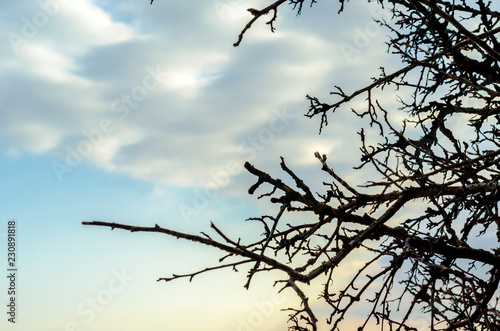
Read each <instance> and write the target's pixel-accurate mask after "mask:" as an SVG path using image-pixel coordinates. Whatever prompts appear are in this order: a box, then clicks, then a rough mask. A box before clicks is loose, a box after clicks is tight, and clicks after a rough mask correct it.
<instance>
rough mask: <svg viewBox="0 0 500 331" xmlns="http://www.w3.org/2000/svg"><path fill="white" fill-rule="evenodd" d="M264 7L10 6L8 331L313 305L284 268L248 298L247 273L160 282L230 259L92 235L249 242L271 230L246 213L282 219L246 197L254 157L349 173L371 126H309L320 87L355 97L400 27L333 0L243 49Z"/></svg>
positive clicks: (277, 318) (3, 43)
mask: <svg viewBox="0 0 500 331" xmlns="http://www.w3.org/2000/svg"><path fill="white" fill-rule="evenodd" d="M265 5H266V2H263V1H257V2H249V1H243V0H231V1H224V0H217V1H204V2H202V1H164V0H156V1H155V3H154V5H152V6H150V5H149V4H148V2H147V1H129V0H124V1H91V0H79V1H72V2H70V1H56V0H42V1H40V2H30V1H17V2H13V3H5V2H4V3H2V4H0V13H1V14H0V27H1V29H0V30H1V31H3V38H2V39H1V40H0V59H1V61H0V77H1V79H0V171H1V173H2V174H3V176H2V191H1V193H0V194H1V199H0V204H1V208H0V224H1V229H0V240H2V242H1V247H3V248H2V250H1V255H0V257H1V259H2V264H1V265H2V268H4V269H5V267H4V266H5V264H4V263H5V260H6V258H5V255H6V250H5V245H6V243H5V239H6V237H5V232H6V229H7V221H8V220H9V219H16V220H17V224H18V254H19V283H18V287H19V297H18V304H19V306H18V323H16V325H14V326H13V325H10V324H8V323H7V322H6V320H5V318H2V320H1V321H0V325H2V329H4V326H6V327H7V330H39V331H49V330H50V331H59V330H61V331H63V330H65V331H66V330H81V331H93V330H120V331H129V330H138V329H141V330H152V331H154V330H172V331H177V330H245V328H246V329H247V330H248V329H249V328H251V329H258V330H273V329H276V326H277V325H282V323H283V322H284V321H286V316H287V315H286V313H282V312H281V313H280V312H278V310H279V309H281V308H285V307H287V304H288V303H291V304H297V303H298V302H297V301H295V297H294V296H293V295H292V293H283V294H282V296H279V295H277V294H275V293H274V292H273V288H272V281H271V280H272V279H273V277H272V275H269V276H263V277H262V279H261V280H257V281H256V282H255V283H254V284H255V286H254V287H253V288H251V290H250V291H246V290H244V289H243V285H244V283H245V278H244V273H243V272H242V273H239V274H234V273H231V272H224V271H222V272H218V273H213V274H210V275H203V276H200V277H199V278H197V279H195V280H194V281H193V282H192V283H191V284H189V283H188V282H187V281H184V280H180V281H178V282H174V283H169V284H163V283H157V282H156V279H157V278H158V277H168V276H170V275H171V274H172V273H183V272H191V271H195V270H197V269H198V268H203V267H205V266H209V265H211V264H214V263H215V261H217V259H218V258H219V257H220V255H219V254H218V253H217V252H216V251H212V250H210V249H207V248H205V247H198V246H196V245H192V244H189V243H183V242H180V241H178V240H174V239H172V238H167V237H164V236H160V235H155V234H130V233H127V232H123V231H122V232H120V231H113V232H111V231H109V230H108V229H103V228H91V227H84V226H82V225H81V222H82V221H89V220H102V221H116V222H121V223H128V224H142V225H152V224H155V223H158V224H161V225H163V226H167V227H171V228H174V229H178V230H182V231H188V232H191V233H199V232H200V231H207V230H208V228H209V224H210V221H214V222H215V223H216V224H218V225H220V226H221V228H223V229H225V230H226V231H228V233H230V234H231V235H233V236H234V237H237V236H238V235H240V234H241V235H255V236H257V235H259V229H258V228H257V227H255V226H253V225H251V224H250V225H249V224H248V222H247V223H245V222H244V219H246V218H247V217H251V216H259V215H261V214H262V213H273V212H274V210H273V209H269V205H267V204H265V202H262V201H256V200H255V198H253V197H250V196H248V195H247V189H248V187H249V186H250V185H251V184H252V183H253V178H252V177H251V176H250V175H248V174H247V173H245V172H244V171H243V170H242V165H243V163H244V162H245V161H250V162H252V163H253V164H255V165H256V166H257V167H259V168H261V169H264V170H266V171H269V172H274V173H275V174H278V172H279V170H278V164H279V156H283V157H285V158H286V160H287V162H288V164H289V165H290V166H291V167H292V168H293V169H296V170H297V171H299V172H300V173H301V174H302V175H303V176H304V177H305V178H306V179H309V180H311V181H312V182H313V185H312V186H313V187H316V188H317V189H320V188H321V186H320V185H321V180H320V177H318V169H319V166H318V164H317V162H316V161H315V158H314V156H313V153H314V152H315V151H319V152H321V153H327V154H329V155H331V158H332V159H334V160H335V164H336V166H337V168H338V169H340V170H341V171H344V172H345V174H346V176H348V175H349V172H348V171H349V169H350V167H352V166H353V165H356V160H357V156H358V154H357V149H356V148H355V147H353V146H355V145H353V144H354V143H355V141H356V139H357V138H356V129H355V128H353V127H352V126H351V125H356V123H355V119H353V118H352V117H348V116H347V115H345V116H344V115H342V114H340V115H339V116H338V117H337V120H336V121H334V122H333V123H331V125H330V126H329V127H328V130H326V131H325V133H323V134H322V135H321V136H318V128H319V122H318V120H317V119H313V120H309V119H307V118H305V117H304V116H303V114H304V113H305V112H306V111H307V105H308V104H307V101H306V99H305V95H306V94H312V95H317V96H318V97H324V98H327V97H328V93H329V92H330V90H331V89H332V87H333V85H335V84H342V86H343V87H345V88H346V89H347V90H349V89H351V90H353V89H354V88H355V87H359V85H360V84H362V83H366V82H369V77H371V76H375V75H376V74H377V68H378V66H380V65H381V64H382V63H384V61H385V62H387V61H386V60H384V59H386V54H385V52H384V51H385V45H384V44H383V40H384V32H383V31H381V30H379V29H377V28H376V27H374V26H373V25H372V23H371V20H370V18H371V17H372V16H375V17H380V15H383V14H382V12H380V11H379V10H377V8H378V7H377V6H376V4H373V3H372V4H370V5H367V4H366V3H365V2H361V1H359V2H358V1H357V2H353V3H349V4H348V6H347V8H346V12H345V13H344V14H342V15H340V16H338V15H337V10H338V4H337V3H336V2H335V1H320V3H318V4H316V5H314V6H313V7H312V8H308V7H307V8H306V7H305V8H304V9H303V14H302V15H301V16H299V17H296V16H295V12H292V11H291V8H290V7H287V6H283V8H282V9H281V11H280V12H279V16H278V20H277V22H276V24H275V25H276V28H277V31H276V32H275V33H271V32H270V31H269V28H268V26H266V25H265V24H264V22H257V23H256V24H255V26H254V28H252V29H251V30H250V31H249V32H247V34H246V35H245V38H244V40H243V42H242V44H241V46H240V47H238V48H234V47H233V46H232V44H233V43H234V42H235V41H236V38H237V35H238V33H239V32H240V30H241V29H242V28H243V27H244V25H245V24H246V22H247V20H248V19H250V14H249V13H248V12H247V11H246V8H249V7H255V8H260V7H264V6H265ZM386 65H387V67H388V69H390V68H391V66H395V67H397V64H394V63H391V62H389V63H386ZM360 102H362V100H360ZM358 179H359V178H358ZM315 185H316V186H315ZM346 263H347V262H346ZM349 263H351V262H349ZM352 263H355V262H352ZM2 278H4V277H2ZM2 282H3V283H2ZM2 282H0V283H2V285H5V284H6V280H5V279H3V280H2ZM3 288H5V287H4V286H2V289H3ZM0 298H2V300H6V299H5V298H6V294H5V293H4V292H2V293H1V294H0ZM93 299H95V300H97V304H96V305H95V306H92V304H91V302H92V300H93ZM2 302H3V301H2ZM94 302H95V301H94ZM99 303H100V305H99ZM264 303H271V304H270V306H269V305H268V306H266V307H268V308H269V307H271V308H272V309H271V308H269V309H268V310H267V312H268V313H267V312H263V310H262V309H260V308H262V305H264V306H265V304H264ZM259 307H260V308H259ZM218 316H224V318H219V317H218ZM259 318H260V319H259ZM245 323H250V324H251V325H250V324H248V325H250V326H245V325H247V324H245ZM252 323H253V324H252ZM252 325H253V326H252Z"/></svg>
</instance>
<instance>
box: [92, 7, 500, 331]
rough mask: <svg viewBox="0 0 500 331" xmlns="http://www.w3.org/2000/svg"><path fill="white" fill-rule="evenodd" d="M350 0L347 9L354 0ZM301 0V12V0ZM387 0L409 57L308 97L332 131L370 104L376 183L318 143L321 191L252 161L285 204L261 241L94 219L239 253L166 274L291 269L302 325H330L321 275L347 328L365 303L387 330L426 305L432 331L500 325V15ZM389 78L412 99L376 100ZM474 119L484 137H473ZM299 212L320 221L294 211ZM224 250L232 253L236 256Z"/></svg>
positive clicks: (364, 114)
mask: <svg viewBox="0 0 500 331" xmlns="http://www.w3.org/2000/svg"><path fill="white" fill-rule="evenodd" d="M339 1H340V4H341V8H340V11H342V9H343V7H344V0H339ZM285 2H286V1H285V0H279V1H276V2H274V3H272V4H270V5H269V6H267V7H266V8H264V9H262V10H255V9H252V10H250V12H251V14H252V15H253V18H252V19H251V20H250V21H249V23H248V24H247V26H246V27H245V28H244V30H243V31H242V32H241V34H240V35H239V37H238V41H237V43H236V44H235V46H237V45H239V44H240V42H241V41H242V38H243V35H244V34H245V32H246V31H247V30H248V29H250V27H251V26H252V24H253V23H254V22H256V21H257V20H258V19H259V18H260V17H261V16H263V15H266V14H268V13H271V12H272V13H273V17H272V18H271V20H270V21H269V22H268V24H269V25H270V26H271V29H272V30H274V26H273V24H274V23H275V21H276V18H277V12H278V9H279V7H280V6H281V5H282V4H284V3H285ZM314 2H315V1H313V2H312V3H311V5H312V4H313V3H314ZM290 3H291V4H292V5H293V7H294V9H295V10H298V12H299V13H300V10H302V4H303V0H302V1H301V0H296V1H295V0H292V1H290ZM380 4H381V5H385V6H387V7H388V8H389V10H391V12H392V20H391V21H380V22H379V23H380V24H381V25H383V26H385V27H386V28H387V29H388V31H389V32H390V34H391V36H392V37H391V38H390V40H389V42H388V46H389V50H390V51H391V52H392V53H393V54H394V55H395V56H399V57H400V59H401V63H402V64H403V65H402V68H401V69H399V70H397V71H395V72H393V73H389V74H387V73H385V71H382V74H381V76H380V77H379V78H377V79H375V80H374V81H373V82H372V83H371V84H370V85H368V86H366V87H363V88H361V89H359V90H357V91H355V92H353V93H345V92H344V91H343V90H342V89H341V88H340V87H337V90H336V91H334V92H332V95H334V97H336V98H337V99H336V100H334V102H332V103H326V102H322V101H320V100H319V99H318V98H316V97H311V96H308V99H309V101H310V108H309V111H308V113H307V116H308V117H311V118H315V117H319V118H320V128H321V129H325V127H326V126H327V125H328V117H329V116H332V114H333V113H334V112H335V111H336V110H338V109H341V108H343V107H346V106H347V104H348V103H349V101H351V100H353V99H354V98H356V97H363V96H365V97H366V109H364V110H363V111H359V110H358V111H354V114H355V115H356V116H359V117H361V118H366V119H368V124H369V126H370V127H372V126H373V127H375V128H377V134H378V138H377V137H371V136H368V133H367V132H366V130H364V129H363V128H361V130H360V131H359V136H360V142H361V153H362V158H361V163H360V165H359V167H357V168H355V169H356V171H357V172H358V173H363V174H365V176H366V174H370V176H373V177H371V178H373V179H372V180H370V181H368V182H367V183H366V184H365V185H364V186H361V187H355V186H354V185H352V184H350V183H349V182H348V181H346V180H345V179H343V178H342V177H341V176H340V175H339V174H338V173H337V172H336V171H335V170H334V169H333V167H332V165H331V164H329V162H328V161H327V157H326V156H325V155H320V154H319V153H316V155H315V156H316V158H317V159H318V164H319V166H320V167H321V170H322V171H323V172H325V173H326V174H327V175H328V176H329V178H330V181H329V182H325V183H323V184H324V187H325V190H324V192H323V193H321V194H319V193H313V192H312V191H311V189H310V187H309V185H308V184H307V183H305V182H304V181H303V180H301V179H300V177H299V176H298V175H297V174H296V173H295V172H294V171H292V170H291V169H290V168H289V167H288V166H287V165H286V163H285V161H284V160H283V159H282V160H281V169H282V170H283V172H284V173H285V174H286V176H287V177H288V180H292V182H293V183H294V185H291V186H290V185H287V184H285V181H283V180H281V179H279V178H277V177H274V176H271V175H270V174H268V173H266V172H264V171H262V170H259V169H257V168H256V167H255V166H253V165H251V164H249V163H246V164H245V168H246V169H247V170H248V171H249V172H250V173H251V174H252V175H254V176H255V178H256V183H255V184H254V185H253V186H252V187H251V188H250V189H249V193H250V194H254V193H256V192H257V191H259V192H263V193H261V195H260V196H259V198H267V199H269V201H270V202H271V203H273V204H276V205H277V206H278V207H277V212H276V215H275V216H269V215H265V216H262V217H258V218H253V220H254V221H258V222H260V223H261V224H262V228H263V237H262V238H258V239H257V240H255V241H254V242H252V243H241V242H240V241H239V240H237V239H234V238H230V237H229V236H227V235H226V234H224V233H223V231H221V230H220V229H219V228H217V227H216V226H215V225H214V224H212V229H213V230H214V231H215V233H216V234H217V236H218V237H217V238H216V239H214V238H212V237H211V236H209V235H207V234H202V235H200V236H194V235H189V234H185V233H179V232H175V231H172V230H168V229H164V228H161V227H159V226H158V225H157V226H155V227H151V228H147V227H135V226H129V225H123V224H115V223H106V222H89V223H86V224H91V225H102V226H109V227H112V228H122V229H126V230H130V231H153V232H163V233H166V234H168V235H172V236H174V237H178V238H184V239H188V240H193V241H196V242H198V243H201V244H205V245H209V246H213V247H216V248H218V249H220V250H222V251H225V252H226V253H227V255H225V256H224V257H223V258H221V264H220V265H218V266H214V267H210V268H207V269H203V270H201V271H199V272H195V273H192V274H188V275H174V276H173V277H171V278H162V280H165V281H170V280H173V279H177V278H183V277H189V278H192V277H194V276H195V275H197V274H199V273H202V272H207V271H211V270H214V269H220V268H236V267H238V266H240V265H243V264H249V265H251V266H250V268H249V272H248V274H247V283H246V285H245V286H246V287H249V286H250V283H251V281H252V279H253V277H254V275H256V274H257V273H259V272H262V271H269V270H279V271H281V272H282V274H283V278H282V279H280V280H278V281H277V284H282V286H283V288H287V289H292V290H294V291H295V293H296V294H297V295H298V297H299V298H300V300H301V305H300V307H298V308H293V309H290V321H291V323H292V326H291V327H290V328H291V329H293V330H317V329H318V318H317V316H316V312H315V311H314V309H313V308H312V306H311V303H310V298H308V297H307V296H306V295H305V292H304V291H303V288H304V287H305V286H308V285H311V284H313V282H322V284H323V286H322V290H321V293H318V296H319V297H320V298H322V299H323V300H324V302H325V303H326V304H327V305H329V306H330V308H331V314H330V316H329V317H328V318H327V322H328V323H329V325H330V327H331V330H338V329H339V328H340V326H341V322H342V321H343V320H344V319H345V317H346V316H347V314H348V312H349V311H350V310H351V309H352V308H353V307H354V306H355V305H357V304H358V303H360V302H365V303H366V302H368V304H369V307H370V308H369V309H368V311H367V314H366V319H365V320H364V321H361V322H360V323H359V330H363V329H364V328H366V327H367V326H368V325H369V323H371V322H376V323H378V324H379V325H380V327H381V328H382V329H383V328H384V327H389V329H390V330H393V329H394V330H416V328H415V327H414V326H413V325H412V317H414V315H415V314H418V313H420V314H423V315H425V316H427V317H428V321H429V325H430V327H431V330H438V329H440V330H498V329H500V311H499V310H498V306H497V303H498V300H499V299H498V294H499V292H498V285H499V282H500V250H499V247H498V244H499V243H500V218H499V213H498V209H499V197H500V190H499V188H500V184H499V179H500V131H499V129H500V128H499V124H500V111H499V102H498V98H499V96H500V85H499V84H500V81H499V78H500V67H499V63H500V44H499V42H498V40H497V38H496V36H497V34H498V33H499V32H500V26H499V20H500V13H499V12H498V11H495V10H494V9H493V8H492V5H491V3H487V2H485V1H484V0H476V1H475V2H472V1H466V0H461V1H460V0H386V2H384V3H383V4H382V1H380ZM389 86H393V87H395V88H396V89H397V90H398V92H397V93H398V94H399V95H400V96H401V98H400V102H401V107H400V108H399V109H386V107H384V106H383V105H382V104H381V103H380V102H379V101H378V100H377V99H376V98H375V95H376V94H377V92H378V91H380V90H382V89H383V88H387V87H389ZM395 112H406V113H407V116H406V119H405V120H404V121H403V122H402V123H394V121H393V120H391V114H394V113H395ZM457 123H461V125H458V124H457ZM463 127H467V128H469V129H470V131H471V132H472V133H473V134H472V135H471V136H470V137H466V136H461V134H460V133H459V132H463V130H462V129H463ZM372 131H373V130H372ZM370 132H371V131H370ZM370 134H372V133H370ZM405 207H406V209H405V211H407V212H411V213H413V216H411V217H409V218H407V219H402V218H401V217H400V216H399V214H398V213H401V210H402V209H403V208H405ZM290 214H294V215H302V216H303V217H302V220H308V221H302V222H300V223H294V222H292V221H289V220H286V219H287V216H288V215H290ZM292 219H294V218H292ZM478 238H479V239H478ZM354 252H363V257H365V261H364V265H363V266H362V267H361V268H359V270H357V272H355V273H354V275H353V277H352V279H351V280H350V281H349V282H348V283H347V284H345V286H344V287H343V288H342V289H341V290H338V289H337V290H335V289H334V288H338V284H336V279H335V273H336V272H338V270H339V266H340V268H341V263H342V262H343V261H345V260H346V259H347V258H348V257H350V256H352V255H353V254H354ZM226 259H233V260H232V262H227V263H225V264H224V263H223V261H224V260H226ZM313 299H314V300H315V299H316V298H313Z"/></svg>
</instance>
